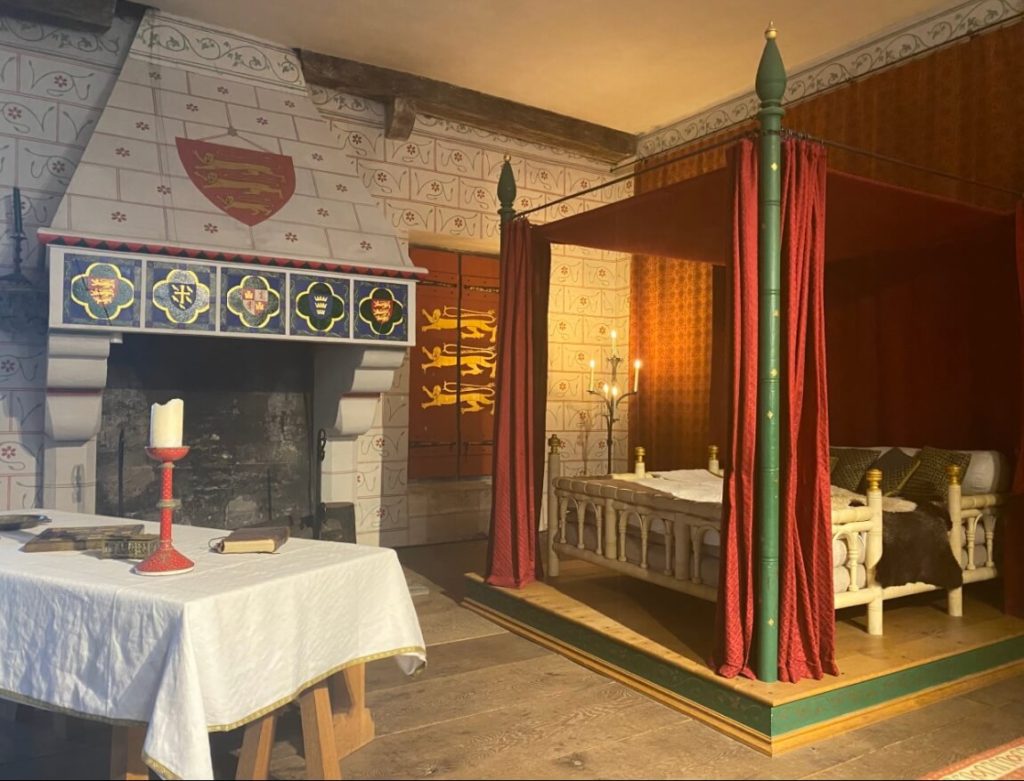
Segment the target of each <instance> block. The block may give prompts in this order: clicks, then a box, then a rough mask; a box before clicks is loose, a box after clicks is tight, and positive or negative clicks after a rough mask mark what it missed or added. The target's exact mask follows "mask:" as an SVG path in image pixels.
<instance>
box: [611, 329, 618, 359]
mask: <svg viewBox="0 0 1024 781" xmlns="http://www.w3.org/2000/svg"><path fill="white" fill-rule="evenodd" d="M616 337H618V334H617V333H615V329H614V328H613V329H612V355H615V339H616Z"/></svg>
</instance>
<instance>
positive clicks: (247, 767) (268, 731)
mask: <svg viewBox="0 0 1024 781" xmlns="http://www.w3.org/2000/svg"><path fill="white" fill-rule="evenodd" d="M276 724H277V711H274V712H273V713H268V714H267V715H266V716H264V717H263V718H260V719H256V721H251V722H249V723H248V724H247V725H246V727H245V735H244V736H243V738H242V752H241V753H240V754H239V755H238V770H237V771H236V772H235V778H237V779H245V778H251V779H266V778H269V776H270V752H271V750H272V749H273V748H274V727H275V726H276Z"/></svg>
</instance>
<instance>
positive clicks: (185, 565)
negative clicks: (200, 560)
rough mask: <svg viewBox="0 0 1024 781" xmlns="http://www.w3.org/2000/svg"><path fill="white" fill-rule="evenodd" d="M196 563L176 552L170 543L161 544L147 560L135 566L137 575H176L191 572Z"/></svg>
mask: <svg viewBox="0 0 1024 781" xmlns="http://www.w3.org/2000/svg"><path fill="white" fill-rule="evenodd" d="M195 566H196V563H195V562H194V561H192V559H190V558H189V557H188V556H185V555H183V554H181V553H179V552H178V550H177V549H176V548H175V547H174V546H173V545H171V544H170V543H168V544H166V545H164V544H161V546H160V547H159V548H157V549H156V550H155V551H154V552H153V553H152V554H150V556H149V558H147V559H146V560H145V561H142V562H139V563H138V564H136V565H135V569H134V571H135V573H136V574H137V575H177V574H179V573H182V572H191V571H192V570H193V569H195Z"/></svg>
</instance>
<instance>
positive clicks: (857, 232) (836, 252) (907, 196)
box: [538, 168, 1010, 265]
mask: <svg viewBox="0 0 1024 781" xmlns="http://www.w3.org/2000/svg"><path fill="white" fill-rule="evenodd" d="M732 190H733V183H732V180H731V178H730V177H729V174H728V171H727V169H725V168H720V169H718V170H716V171H711V172H709V173H706V174H702V175H700V176H695V177H693V178H691V179H686V180H684V181H682V182H678V183H676V184H672V185H669V186H667V187H662V188H660V189H658V190H651V191H650V192H646V193H642V194H640V195H635V196H633V197H631V198H626V199H623V200H621V201H616V202H615V203H611V204H608V205H607V206H601V207H599V208H597V209H592V210H590V211H587V212H582V213H580V214H575V215H573V216H571V217H566V218H565V219H562V220H558V221H557V222H551V223H548V224H547V225H543V226H541V227H539V228H538V233H539V234H540V235H541V236H543V237H544V238H545V239H547V240H548V241H550V242H552V243H554V244H574V245H578V246H581V247H594V248H597V249H607V250H616V251H619V252H632V253H637V254H642V255H657V256H660V257H669V258H681V259H684V260H698V261H703V262H706V263H715V264H718V265H726V264H728V263H729V262H730V258H731V254H732V226H731V224H730V220H729V218H728V215H729V214H730V209H731V203H732V197H733V191H732ZM826 202H827V209H826V216H825V222H826V225H827V226H828V230H827V231H826V239H825V260H826V261H833V260H844V259H849V258H856V257H862V256H865V255H873V254H877V253H882V252H906V251H910V250H914V249H922V248H925V247H930V246H935V245H937V244H942V243H945V242H947V241H952V240H954V239H958V238H961V237H962V236H964V235H965V234H967V233H971V232H973V231H976V230H984V229H987V228H988V227H990V226H993V225H995V224H996V223H998V222H1000V221H1003V220H1007V219H1010V216H1009V215H1005V214H1001V213H999V212H995V211H989V210H987V209H982V208H979V207H977V206H971V205H969V204H966V203H961V202H959V201H952V200H949V199H946V198H940V197H938V196H935V195H928V194H926V193H921V192H917V191H915V190H908V189H906V188H902V187H896V186H893V185H889V184H884V183H882V182H876V181H873V180H871V179H864V178H862V177H859V176H853V175H851V174H845V173H840V172H838V171H829V172H828V178H827V199H826Z"/></svg>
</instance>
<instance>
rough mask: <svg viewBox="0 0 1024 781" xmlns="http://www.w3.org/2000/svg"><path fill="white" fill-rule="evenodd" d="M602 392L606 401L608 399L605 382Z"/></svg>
mask: <svg viewBox="0 0 1024 781" xmlns="http://www.w3.org/2000/svg"><path fill="white" fill-rule="evenodd" d="M603 390H604V397H605V398H606V399H607V398H608V383H607V382H606V383H605V384H604V388H603Z"/></svg>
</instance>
